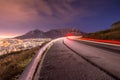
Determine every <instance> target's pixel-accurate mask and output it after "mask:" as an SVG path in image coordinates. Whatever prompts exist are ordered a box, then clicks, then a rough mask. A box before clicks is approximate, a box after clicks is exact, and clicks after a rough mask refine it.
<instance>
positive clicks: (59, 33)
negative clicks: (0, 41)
mask: <svg viewBox="0 0 120 80" xmlns="http://www.w3.org/2000/svg"><path fill="white" fill-rule="evenodd" d="M68 33H69V34H74V35H83V34H84V32H81V31H80V30H78V29H76V28H66V29H52V30H50V31H47V32H43V31H41V30H38V29H36V30H33V31H29V32H28V33H26V34H24V35H22V36H18V37H16V38H18V39H29V38H58V37H64V36H66V34H68Z"/></svg>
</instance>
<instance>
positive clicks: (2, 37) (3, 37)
mask: <svg viewBox="0 0 120 80" xmlns="http://www.w3.org/2000/svg"><path fill="white" fill-rule="evenodd" d="M14 37H15V36H0V38H1V39H5V38H14Z"/></svg>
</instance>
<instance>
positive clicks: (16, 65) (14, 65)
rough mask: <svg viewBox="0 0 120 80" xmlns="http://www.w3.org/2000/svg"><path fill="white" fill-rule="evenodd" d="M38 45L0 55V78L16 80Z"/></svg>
mask: <svg viewBox="0 0 120 80" xmlns="http://www.w3.org/2000/svg"><path fill="white" fill-rule="evenodd" d="M39 48H40V47H35V48H32V49H28V50H24V51H18V52H13V53H11V54H7V55H3V56H0V80H17V79H18V77H19V76H20V75H21V73H22V72H23V70H24V69H25V67H26V66H27V65H28V64H29V62H30V61H31V60H32V58H33V57H34V55H35V52H36V51H38V50H39Z"/></svg>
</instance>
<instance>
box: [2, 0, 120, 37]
mask: <svg viewBox="0 0 120 80" xmlns="http://www.w3.org/2000/svg"><path fill="white" fill-rule="evenodd" d="M119 20H120V0H0V37H11V36H18V35H22V34H24V33H26V32H28V31H30V30H34V29H40V30H43V31H47V30H50V29H56V28H67V27H76V28H78V29H80V30H82V31H84V32H95V31H99V30H104V29H108V28H109V27H110V26H111V24H112V23H114V22H116V21H119Z"/></svg>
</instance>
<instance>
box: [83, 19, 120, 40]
mask: <svg viewBox="0 0 120 80" xmlns="http://www.w3.org/2000/svg"><path fill="white" fill-rule="evenodd" d="M84 37H86V38H95V39H110V40H120V21H118V22H115V23H113V24H112V25H111V28H110V29H107V30H104V31H98V32H95V33H89V34H87V35H86V36H84Z"/></svg>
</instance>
